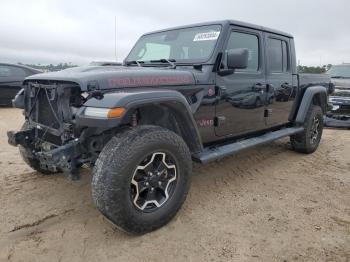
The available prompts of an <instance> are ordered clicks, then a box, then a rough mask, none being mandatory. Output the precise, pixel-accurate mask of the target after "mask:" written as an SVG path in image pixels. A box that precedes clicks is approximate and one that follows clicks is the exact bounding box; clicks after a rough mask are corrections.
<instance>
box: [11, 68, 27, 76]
mask: <svg viewBox="0 0 350 262" xmlns="http://www.w3.org/2000/svg"><path fill="white" fill-rule="evenodd" d="M10 69H11V76H14V77H25V76H26V75H27V73H26V72H25V71H24V69H22V68H20V67H16V66H10Z"/></svg>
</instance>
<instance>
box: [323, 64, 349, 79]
mask: <svg viewBox="0 0 350 262" xmlns="http://www.w3.org/2000/svg"><path fill="white" fill-rule="evenodd" d="M327 73H328V74H330V75H331V77H350V65H339V66H332V68H331V69H329V70H328V72H327Z"/></svg>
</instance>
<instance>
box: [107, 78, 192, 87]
mask: <svg viewBox="0 0 350 262" xmlns="http://www.w3.org/2000/svg"><path fill="white" fill-rule="evenodd" d="M192 82H193V80H192V78H191V77H189V76H142V77H139V76H138V77H118V78H111V79H109V80H108V84H109V86H110V87H129V86H154V85H185V84H191V83H192Z"/></svg>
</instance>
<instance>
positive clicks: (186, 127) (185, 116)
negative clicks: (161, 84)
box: [123, 101, 203, 153]
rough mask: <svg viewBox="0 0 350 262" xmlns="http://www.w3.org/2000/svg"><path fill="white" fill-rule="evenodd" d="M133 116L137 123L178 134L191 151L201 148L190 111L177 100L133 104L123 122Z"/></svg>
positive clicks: (196, 151) (128, 120)
mask: <svg viewBox="0 0 350 262" xmlns="http://www.w3.org/2000/svg"><path fill="white" fill-rule="evenodd" d="M133 116H136V118H137V124H138V125H155V126H160V127H163V128H166V129H169V130H171V131H173V132H174V133H176V134H178V135H179V136H181V137H182V139H183V140H184V141H185V143H186V144H187V146H188V148H189V149H190V151H191V153H198V152H200V151H202V150H203V146H202V141H201V137H200V134H199V131H198V129H197V126H196V122H195V120H194V118H193V116H192V114H191V112H190V111H189V109H188V108H186V106H185V105H184V104H182V103H180V102H178V101H164V102H159V103H146V104H144V103H143V104H140V105H135V106H133V107H132V108H130V109H129V110H128V113H127V114H126V115H125V117H124V119H123V122H124V123H126V122H127V123H128V124H132V121H133Z"/></svg>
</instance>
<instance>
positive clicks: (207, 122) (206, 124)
mask: <svg viewBox="0 0 350 262" xmlns="http://www.w3.org/2000/svg"><path fill="white" fill-rule="evenodd" d="M197 124H198V125H199V126H200V127H209V126H213V125H214V120H213V119H199V120H197Z"/></svg>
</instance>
